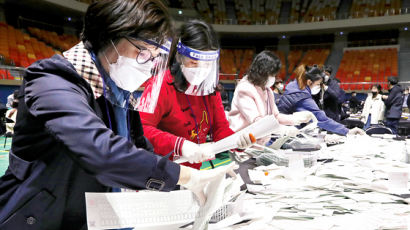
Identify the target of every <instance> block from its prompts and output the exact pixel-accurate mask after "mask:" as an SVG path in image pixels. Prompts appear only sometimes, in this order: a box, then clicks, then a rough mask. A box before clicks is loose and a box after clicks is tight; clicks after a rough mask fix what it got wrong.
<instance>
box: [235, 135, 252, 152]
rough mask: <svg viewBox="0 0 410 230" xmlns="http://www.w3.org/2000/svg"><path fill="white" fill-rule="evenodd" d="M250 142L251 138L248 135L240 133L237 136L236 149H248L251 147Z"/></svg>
mask: <svg viewBox="0 0 410 230" xmlns="http://www.w3.org/2000/svg"><path fill="white" fill-rule="evenodd" d="M252 144H253V143H252V140H251V137H250V135H249V133H242V134H241V135H240V136H239V139H238V142H237V145H238V149H246V148H248V147H250V146H251V145H252Z"/></svg>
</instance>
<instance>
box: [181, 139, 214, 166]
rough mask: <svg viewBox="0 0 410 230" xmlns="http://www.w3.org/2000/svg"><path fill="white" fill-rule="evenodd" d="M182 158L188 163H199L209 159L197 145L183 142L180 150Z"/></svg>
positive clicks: (186, 141)
mask: <svg viewBox="0 0 410 230" xmlns="http://www.w3.org/2000/svg"><path fill="white" fill-rule="evenodd" d="M181 153H182V157H183V158H185V159H186V160H187V161H188V162H189V163H191V164H193V163H200V162H203V161H205V160H207V159H209V157H208V156H207V154H205V152H204V151H202V150H201V148H200V146H199V145H198V144H195V143H194V142H191V141H188V140H185V141H184V144H183V145H182V148H181Z"/></svg>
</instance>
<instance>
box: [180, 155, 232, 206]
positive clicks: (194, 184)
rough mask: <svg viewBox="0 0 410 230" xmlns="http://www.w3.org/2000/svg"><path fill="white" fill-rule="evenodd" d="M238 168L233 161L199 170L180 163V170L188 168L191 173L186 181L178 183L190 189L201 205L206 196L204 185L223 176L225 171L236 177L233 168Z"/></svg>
mask: <svg viewBox="0 0 410 230" xmlns="http://www.w3.org/2000/svg"><path fill="white" fill-rule="evenodd" d="M183 167H184V168H183ZM238 168H239V166H238V165H236V164H235V163H230V164H229V165H224V166H220V167H217V168H215V169H210V170H202V171H200V170H196V169H192V168H188V167H185V166H182V165H181V172H182V171H186V170H189V171H190V174H191V175H190V178H189V180H188V181H187V182H186V183H184V184H180V185H181V186H183V187H185V188H186V189H188V190H190V191H192V192H193V193H194V194H195V196H196V197H197V199H198V202H199V204H200V205H201V206H202V205H204V204H205V201H206V198H207V197H206V196H205V192H204V189H205V187H206V185H208V184H209V183H210V182H212V181H214V180H217V179H219V178H220V177H225V175H226V174H227V173H228V174H229V175H230V176H231V177H234V178H236V174H235V172H234V171H233V170H235V169H238Z"/></svg>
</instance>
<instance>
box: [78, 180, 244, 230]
mask: <svg viewBox="0 0 410 230" xmlns="http://www.w3.org/2000/svg"><path fill="white" fill-rule="evenodd" d="M242 184H243V180H242V178H241V177H240V176H239V175H238V176H237V178H236V179H232V178H227V179H225V178H223V177H221V178H220V179H218V180H215V181H212V182H211V183H209V184H208V186H207V188H206V191H205V194H206V196H207V201H206V202H205V205H204V206H202V207H199V205H198V202H197V201H196V199H195V197H194V194H193V193H192V192H191V191H189V190H178V191H171V192H156V191H146V190H144V191H139V192H118V193H86V194H85V199H86V211H87V225H88V229H89V230H96V229H118V228H131V227H135V228H136V229H150V230H151V229H155V230H159V229H178V228H179V227H181V226H184V225H186V224H189V223H192V222H194V221H195V222H194V225H193V228H192V229H203V228H204V227H205V226H206V225H207V224H208V221H209V220H210V219H211V217H213V218H216V217H217V216H215V217H214V216H213V214H214V215H216V213H218V214H219V215H220V216H219V217H218V219H219V220H221V219H222V218H221V216H224V217H225V215H226V214H224V213H221V211H219V212H218V211H217V210H218V209H219V208H221V207H223V205H224V204H225V203H227V201H228V200H230V199H231V198H232V197H234V196H236V195H237V194H239V193H240V191H239V190H240V189H239V188H240V186H241V185H242ZM216 211H217V212H216ZM215 212H216V213H215Z"/></svg>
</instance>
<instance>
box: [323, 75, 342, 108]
mask: <svg viewBox="0 0 410 230" xmlns="http://www.w3.org/2000/svg"><path fill="white" fill-rule="evenodd" d="M326 92H327V93H325V95H324V97H325V99H326V98H327V97H331V98H332V99H334V100H336V101H337V103H338V104H342V103H343V102H344V99H345V91H343V90H342V89H341V88H340V87H339V85H338V84H337V81H335V80H333V79H329V85H328V88H327V90H326Z"/></svg>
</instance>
